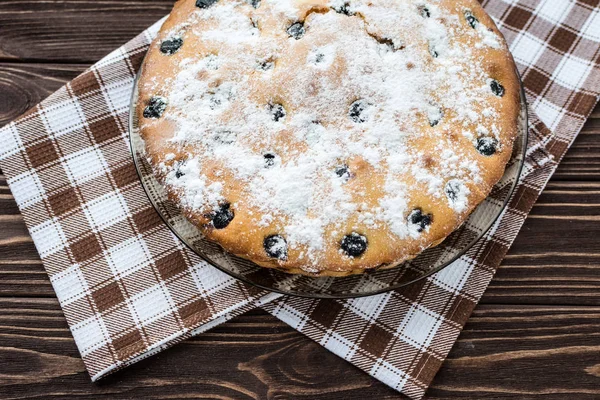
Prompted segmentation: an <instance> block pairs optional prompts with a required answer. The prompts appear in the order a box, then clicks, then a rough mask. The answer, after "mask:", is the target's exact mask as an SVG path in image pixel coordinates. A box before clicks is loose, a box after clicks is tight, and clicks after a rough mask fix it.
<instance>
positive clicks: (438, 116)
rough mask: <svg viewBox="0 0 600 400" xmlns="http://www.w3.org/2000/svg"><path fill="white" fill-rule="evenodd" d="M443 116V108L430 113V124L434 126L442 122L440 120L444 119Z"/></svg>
mask: <svg viewBox="0 0 600 400" xmlns="http://www.w3.org/2000/svg"><path fill="white" fill-rule="evenodd" d="M443 116H444V112H443V111H442V110H441V109H438V112H437V113H431V114H429V125H430V126H431V127H432V128H433V127H434V126H437V125H438V124H439V123H440V121H441V120H442V117H443Z"/></svg>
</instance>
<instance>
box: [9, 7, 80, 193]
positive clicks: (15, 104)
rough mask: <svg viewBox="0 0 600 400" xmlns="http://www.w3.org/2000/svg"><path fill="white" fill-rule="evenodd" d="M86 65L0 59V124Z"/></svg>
mask: <svg viewBox="0 0 600 400" xmlns="http://www.w3.org/2000/svg"><path fill="white" fill-rule="evenodd" d="M1 7H2V6H1V5H0V8H1ZM0 15H1V14H0ZM86 68H87V66H86V65H78V64H75V65H60V64H6V63H0V126H3V125H5V124H7V123H9V122H11V121H13V120H14V119H15V118H17V117H19V116H20V115H21V114H23V113H24V112H25V111H27V110H29V109H30V108H32V107H33V106H35V105H37V104H38V103H39V102H40V101H42V100H43V99H45V98H46V97H48V96H49V95H50V94H52V93H53V92H54V91H56V90H57V89H59V88H60V87H61V86H63V85H64V84H65V83H67V82H68V81H70V80H72V79H73V78H75V77H76V76H77V75H79V74H80V73H81V72H83V71H84V70H85V69H86ZM2 193H3V192H1V191H0V195H1V194H2Z"/></svg>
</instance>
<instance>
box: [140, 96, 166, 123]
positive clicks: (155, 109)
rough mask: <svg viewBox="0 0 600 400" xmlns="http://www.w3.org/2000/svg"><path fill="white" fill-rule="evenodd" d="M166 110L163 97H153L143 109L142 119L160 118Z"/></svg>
mask: <svg viewBox="0 0 600 400" xmlns="http://www.w3.org/2000/svg"><path fill="white" fill-rule="evenodd" d="M166 109H167V101H166V99H164V98H163V97H158V96H154V97H152V98H151V99H150V101H149V102H148V105H147V106H146V108H145V109H144V118H154V119H156V118H160V117H162V115H163V113H164V112H165V110H166Z"/></svg>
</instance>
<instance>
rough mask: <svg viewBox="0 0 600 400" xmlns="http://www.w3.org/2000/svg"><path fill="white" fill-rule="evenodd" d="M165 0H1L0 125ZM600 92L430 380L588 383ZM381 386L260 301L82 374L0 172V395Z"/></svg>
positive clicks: (312, 392) (550, 386) (474, 389)
mask: <svg viewBox="0 0 600 400" xmlns="http://www.w3.org/2000/svg"><path fill="white" fill-rule="evenodd" d="M172 4H173V0H102V1H92V0H4V1H1V2H0V126H2V125H4V124H6V123H8V122H9V121H11V120H13V119H14V118H16V117H17V116H18V115H20V114H22V113H23V112H24V111H26V110H27V109H29V108H31V107H32V106H34V105H35V104H37V103H38V102H39V101H41V100H42V99H44V98H45V97H47V96H48V95H49V94H51V93H52V92H53V91H55V90H57V89H58V88H60V87H61V86H62V85H64V84H65V83H66V82H68V81H69V80H71V79H73V78H74V77H75V76H77V75H78V74H79V73H81V72H82V71H83V70H84V69H85V68H86V67H87V66H88V65H89V64H91V63H93V62H95V61H97V60H98V59H100V58H101V57H102V56H104V55H106V54H108V53H109V52H110V51H112V50H113V49H114V48H116V47H118V46H119V45H121V44H122V43H125V42H126V41H127V40H129V39H131V38H132V37H133V36H135V35H137V34H138V33H140V32H141V31H142V30H143V29H145V28H146V27H147V26H149V25H150V24H152V23H153V22H155V21H156V20H158V19H160V18H161V17H162V16H164V15H166V14H167V13H168V12H169V10H170V8H171V7H172ZM599 139H600V107H598V108H596V110H595V111H594V112H593V114H592V116H591V118H590V119H589V120H588V122H587V124H586V126H585V128H584V130H583V132H582V133H581V134H580V135H579V137H578V138H577V139H576V141H575V143H574V144H573V146H572V148H571V149H570V150H569V152H568V153H567V155H566V157H565V158H564V160H563V161H562V163H561V164H560V166H559V168H558V170H557V172H556V173H555V175H554V176H553V178H552V181H551V182H550V184H549V185H548V187H547V189H546V190H545V191H544V193H543V194H542V196H541V197H540V199H539V201H538V203H537V204H536V205H535V207H534V208H533V210H532V212H531V215H530V216H529V218H528V219H527V221H526V222H525V225H524V227H523V229H522V230H521V232H520V233H519V236H518V237H517V239H516V241H515V243H514V245H513V247H512V248H511V250H510V251H509V254H508V256H507V257H506V259H505V260H504V261H503V263H502V266H501V267H500V269H499V271H498V272H497V274H496V277H495V278H494V280H493V281H492V283H491V285H490V287H489V289H488V290H487V291H486V293H485V295H484V297H483V299H482V301H481V304H480V305H479V306H478V307H477V309H476V310H475V313H474V314H473V316H472V317H471V319H470V320H469V323H468V324H467V325H466V326H465V329H464V331H463V333H462V334H461V336H460V338H459V340H458V342H457V343H456V345H455V346H454V348H453V350H452V352H451V353H450V356H449V358H448V359H447V360H446V362H445V363H444V365H443V367H442V369H441V371H440V373H439V374H438V375H437V376H436V378H435V381H434V383H433V385H432V387H431V388H430V390H429V392H428V395H429V396H428V397H429V398H433V399H451V398H463V399H464V398H477V399H484V398H490V399H497V398H516V399H561V400H562V399H565V398H577V399H598V398H600V355H599V354H600V294H599V293H600V290H599V289H600V273H599V272H600V240H599V239H598V238H599V237H600V211H598V210H600V140H599ZM73 397H75V398H76V397H85V398H102V399H138V398H148V399H169V398H171V399H173V398H220V399H225V398H235V399H264V398H271V399H290V398H294V399H317V398H318V399H338V398H347V399H361V400H362V399H371V398H381V399H391V398H398V397H399V396H398V394H397V392H395V391H393V390H391V389H389V388H388V387H386V386H385V385H383V384H382V383H381V382H379V381H377V380H375V379H372V378H370V377H369V376H368V375H367V374H365V373H363V372H361V371H360V370H358V369H357V368H355V367H354V366H352V365H351V364H349V363H347V362H345V361H343V360H340V359H339V358H338V357H336V356H335V355H333V354H331V353H329V352H328V351H326V350H324V349H323V348H322V347H320V346H319V345H318V344H316V343H314V342H312V341H311V340H309V339H307V338H306V337H304V336H302V335H301V334H298V333H297V332H296V331H295V330H293V329H292V328H290V327H289V326H287V325H286V324H284V323H281V322H279V321H278V320H276V319H275V318H273V317H271V316H269V315H268V314H266V313H264V312H262V311H253V312H251V313H249V314H246V315H244V316H242V317H239V318H236V319H234V320H233V321H230V322H228V323H226V324H224V325H221V326H219V327H217V328H215V329H213V330H211V331H210V332H209V333H207V334H204V335H202V336H200V337H199V338H195V339H191V340H188V341H186V342H184V343H182V344H180V345H178V346H175V347H174V348H172V349H170V350H168V351H165V352H163V353H161V354H159V355H157V356H155V357H152V358H150V359H148V360H144V361H142V362H140V363H138V364H136V365H133V366H131V367H129V368H128V369H126V370H124V371H121V372H119V373H117V374H116V375H114V376H112V377H109V378H108V379H106V380H105V381H103V382H101V383H99V384H91V383H90V381H89V376H88V375H87V372H85V369H84V366H83V364H82V362H81V359H80V357H79V353H78V351H77V348H76V346H75V344H74V342H73V338H72V336H71V334H70V332H69V330H68V326H67V324H66V321H65V319H64V316H63V314H62V311H61V310H60V307H59V305H58V302H57V300H56V297H55V294H54V292H53V290H52V287H51V285H50V282H49V280H48V277H47V276H46V274H45V272H44V270H43V266H42V263H41V261H40V259H39V257H38V255H37V252H36V251H35V247H34V245H33V242H32V240H31V238H30V237H29V234H28V233H27V229H26V228H25V225H24V223H23V220H22V217H21V216H20V213H19V210H18V208H17V206H16V204H15V202H14V199H13V198H12V195H11V194H10V190H9V189H8V186H7V184H6V181H5V179H4V177H2V175H1V173H0V398H2V399H62V398H73Z"/></svg>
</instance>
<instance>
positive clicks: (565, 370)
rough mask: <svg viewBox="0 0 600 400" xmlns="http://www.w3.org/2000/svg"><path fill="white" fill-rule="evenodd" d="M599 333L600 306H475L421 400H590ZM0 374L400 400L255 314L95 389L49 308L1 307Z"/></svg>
mask: <svg viewBox="0 0 600 400" xmlns="http://www.w3.org/2000/svg"><path fill="white" fill-rule="evenodd" d="M599 328H600V308H599V307H547V306H527V307H523V306H511V305H483V306H479V307H478V308H477V310H476V311H475V313H474V314H473V316H472V317H471V319H470V321H469V323H468V324H467V326H466V327H465V330H464V332H463V334H462V335H461V337H460V339H459V341H458V342H457V344H456V345H455V348H454V350H453V351H452V353H451V355H450V357H449V358H448V359H447V361H446V363H445V364H444V368H443V369H442V371H441V373H440V374H439V375H438V376H437V377H436V379H435V381H434V384H433V385H432V387H431V388H430V391H429V398H432V399H437V398H440V399H441V398H451V397H462V398H468V397H471V398H472V397H473V396H476V398H478V399H482V398H498V397H500V396H514V397H517V398H540V399H541V398H544V399H564V398H567V397H569V396H577V398H578V399H592V398H597V397H598V396H600V372H599V368H600V359H599V358H598V357H597V354H598V351H599V350H600V331H599ZM573 358H577V359H578V361H577V362H572V359H573ZM0 365H2V375H1V378H0V393H4V394H5V395H4V396H3V397H2V398H3V399H17V398H19V399H34V398H44V399H54V398H63V396H64V395H65V394H66V393H68V394H69V396H79V397H83V396H86V395H93V396H94V398H110V399H130V398H147V399H159V398H161V399H164V398H170V397H172V398H236V399H265V398H272V399H289V398H294V399H314V398H319V399H339V398H345V399H364V398H368V399H370V398H381V399H391V398H397V394H396V392H394V391H393V390H391V389H389V388H387V387H386V386H384V385H382V384H381V383H379V382H378V381H376V380H375V379H373V378H370V377H369V376H368V375H367V374H365V373H363V372H362V371H360V370H358V369H357V368H356V367H354V366H352V365H351V364H349V363H347V362H344V361H342V360H340V359H339V358H338V357H337V356H335V355H333V354H331V353H329V352H327V351H325V350H324V349H322V348H321V347H320V346H319V345H318V344H316V343H315V342H313V341H311V340H310V339H308V338H306V337H305V336H303V335H301V334H299V333H297V332H296V331H295V330H294V329H292V328H290V327H289V326H288V325H286V324H284V323H282V322H279V321H278V320H275V319H274V318H273V317H271V316H269V315H268V314H266V313H264V312H262V311H253V312H251V313H249V314H246V315H244V316H241V317H239V318H236V319H234V320H233V321H231V322H229V323H227V324H224V325H221V326H219V327H217V328H215V329H213V330H211V331H210V332H208V333H206V334H203V335H201V336H199V337H197V338H194V339H191V340H188V341H185V342H183V343H181V344H179V345H178V346H176V347H174V348H173V349H171V350H169V351H167V352H164V353H162V354H160V355H159V356H156V357H152V358H150V359H148V360H145V361H142V362H140V363H138V364H136V365H134V366H131V367H130V368H128V369H127V370H126V371H122V372H119V373H117V374H116V375H114V376H112V377H109V378H108V379H107V380H105V381H104V382H102V383H101V384H96V385H92V384H90V383H89V377H88V376H87V373H86V372H85V369H84V366H83V364H82V362H81V360H80V358H79V356H78V352H77V349H76V347H75V344H74V342H73V339H72V337H71V334H70V332H69V330H68V326H67V325H66V323H65V321H64V318H63V316H62V312H61V310H60V307H59V305H58V303H57V301H56V300H55V299H35V298H22V299H10V298H3V299H0ZM565 377H568V379H566V378H565Z"/></svg>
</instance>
